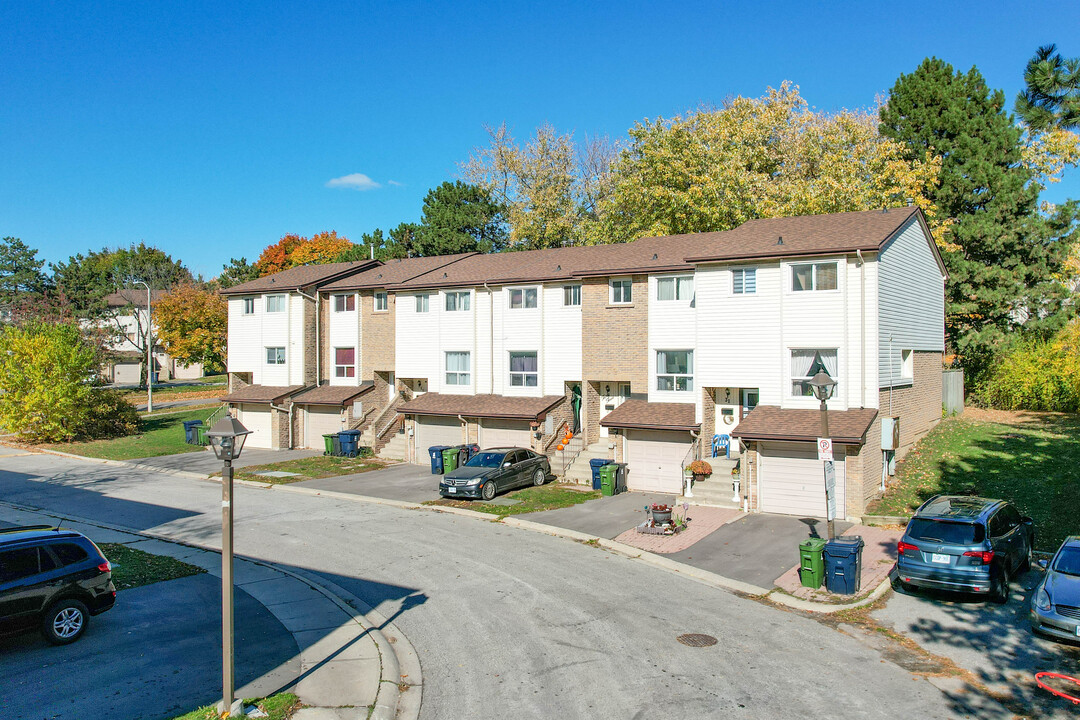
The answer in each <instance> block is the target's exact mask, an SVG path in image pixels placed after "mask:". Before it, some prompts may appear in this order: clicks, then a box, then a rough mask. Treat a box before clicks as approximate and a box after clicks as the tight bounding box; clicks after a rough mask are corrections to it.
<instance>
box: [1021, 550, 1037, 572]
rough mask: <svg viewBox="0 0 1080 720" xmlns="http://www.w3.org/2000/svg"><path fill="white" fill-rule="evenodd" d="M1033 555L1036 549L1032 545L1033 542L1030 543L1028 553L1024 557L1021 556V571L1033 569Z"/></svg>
mask: <svg viewBox="0 0 1080 720" xmlns="http://www.w3.org/2000/svg"><path fill="white" fill-rule="evenodd" d="M1033 555H1034V550H1033V549H1032V547H1031V543H1028V549H1027V554H1025V555H1024V557H1022V558H1020V572H1022V573H1026V572H1027V571H1028V570H1030V569H1031V563H1032V560H1033V559H1034V558H1033Z"/></svg>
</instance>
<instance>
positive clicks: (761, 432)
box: [731, 405, 878, 445]
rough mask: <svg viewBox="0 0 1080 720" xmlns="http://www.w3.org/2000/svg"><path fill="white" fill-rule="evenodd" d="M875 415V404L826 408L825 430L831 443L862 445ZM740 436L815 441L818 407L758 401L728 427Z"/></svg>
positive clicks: (819, 425) (735, 435)
mask: <svg viewBox="0 0 1080 720" xmlns="http://www.w3.org/2000/svg"><path fill="white" fill-rule="evenodd" d="M877 416H878V411H877V410H876V409H875V408H854V409H851V410H830V411H829V434H830V435H832V441H833V442H834V443H843V444H846V445H862V444H863V443H864V442H866V433H867V431H869V430H870V426H871V425H873V424H874V420H875V419H876V418H877ZM731 435H732V436H733V437H737V438H742V439H743V440H794V441H800V442H815V441H816V440H817V439H818V438H819V437H821V411H820V410H807V409H786V408H779V407H776V406H775V405H758V406H757V407H755V408H754V409H753V410H751V411H750V414H749V415H747V416H746V418H745V419H744V420H743V421H742V422H740V423H739V424H738V426H737V427H736V428H735V429H734V430H732V431H731Z"/></svg>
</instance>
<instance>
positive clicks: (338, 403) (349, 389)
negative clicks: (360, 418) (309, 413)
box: [292, 380, 375, 407]
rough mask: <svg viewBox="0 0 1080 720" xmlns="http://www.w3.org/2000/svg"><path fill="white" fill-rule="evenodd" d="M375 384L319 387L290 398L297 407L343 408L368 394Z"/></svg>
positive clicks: (369, 381)
mask: <svg viewBox="0 0 1080 720" xmlns="http://www.w3.org/2000/svg"><path fill="white" fill-rule="evenodd" d="M374 388H375V383H373V382H372V381H371V380H365V381H364V382H362V383H360V384H359V385H319V386H318V387H313V388H311V389H310V390H305V391H303V392H301V393H297V394H296V395H293V396H292V401H293V402H294V403H296V404H298V405H333V406H335V407H344V406H345V405H351V404H352V403H353V401H355V400H356V398H358V397H360V396H361V395H364V394H365V393H367V392H370V391H371V390H372V389H374Z"/></svg>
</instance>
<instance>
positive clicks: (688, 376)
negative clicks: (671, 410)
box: [653, 348, 694, 393]
mask: <svg viewBox="0 0 1080 720" xmlns="http://www.w3.org/2000/svg"><path fill="white" fill-rule="evenodd" d="M653 352H654V360H653V368H655V370H656V373H655V374H656V392H677V393H686V392H694V349H693V348H672V349H667V348H656V349H655V350H654V351H653ZM661 353H686V372H685V373H672V372H667V371H666V370H661V368H660V355H661ZM661 378H671V387H670V388H662V387H660V379H661ZM679 378H684V379H685V380H686V382H685V383H684V385H685V387H682V388H680V387H679Z"/></svg>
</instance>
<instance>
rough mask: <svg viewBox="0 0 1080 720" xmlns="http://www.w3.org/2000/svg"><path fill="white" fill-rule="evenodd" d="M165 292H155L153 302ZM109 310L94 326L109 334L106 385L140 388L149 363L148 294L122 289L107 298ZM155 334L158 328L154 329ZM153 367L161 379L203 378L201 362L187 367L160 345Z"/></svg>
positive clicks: (136, 290)
mask: <svg viewBox="0 0 1080 720" xmlns="http://www.w3.org/2000/svg"><path fill="white" fill-rule="evenodd" d="M164 295H165V291H163V290H155V291H154V292H153V293H152V295H151V303H156V302H157V301H158V300H160V299H161V298H162V297H164ZM105 304H106V305H107V307H108V311H107V312H106V314H105V316H104V317H102V318H101V319H100V320H97V321H96V322H94V325H95V326H96V327H98V328H100V329H101V330H102V331H103V332H104V333H105V335H106V338H107V340H106V347H107V349H108V350H109V357H108V360H107V362H106V364H105V366H104V367H103V368H102V372H101V374H102V377H103V378H104V380H105V382H108V383H115V384H117V385H137V384H138V383H139V382H140V381H141V378H142V369H143V365H145V363H146V340H145V337H146V332H147V328H148V327H149V318H148V317H147V314H146V291H145V290H142V289H139V288H135V289H126V290H120V291H118V292H114V293H110V294H109V295H106V296H105ZM151 330H152V331H153V333H156V329H155V328H151ZM153 333H152V334H153ZM153 360H154V366H153V368H151V370H152V372H155V373H157V379H158V380H159V381H160V380H184V379H194V378H200V377H202V375H203V368H202V364H201V363H195V364H192V365H185V364H183V363H181V362H178V361H176V360H174V359H173V358H172V357H170V356H169V354H168V353H167V352H166V351H165V348H164V347H162V346H161V345H155V346H154V350H153Z"/></svg>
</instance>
